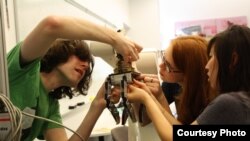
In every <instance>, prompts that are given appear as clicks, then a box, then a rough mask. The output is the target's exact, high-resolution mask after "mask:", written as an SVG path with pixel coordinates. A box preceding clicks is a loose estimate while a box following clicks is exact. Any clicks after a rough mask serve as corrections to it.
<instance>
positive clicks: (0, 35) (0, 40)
mask: <svg viewBox="0 0 250 141" xmlns="http://www.w3.org/2000/svg"><path fill="white" fill-rule="evenodd" d="M5 2H6V1H4V0H2V1H0V13H1V15H0V46H1V47H0V94H4V95H6V96H7V97H9V85H8V84H9V83H8V82H9V81H8V68H7V61H6V43H5V40H6V39H5V35H6V32H5V22H4V21H5V20H4V19H6V18H7V17H8V16H9V15H8V13H6V12H5V11H4V10H8V5H6V3H5ZM5 6H6V7H5ZM5 14H6V15H5ZM5 16H6V17H5Z"/></svg>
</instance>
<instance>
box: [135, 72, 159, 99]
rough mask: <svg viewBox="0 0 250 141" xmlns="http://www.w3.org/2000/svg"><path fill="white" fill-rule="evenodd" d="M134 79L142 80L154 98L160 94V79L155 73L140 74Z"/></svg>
mask: <svg viewBox="0 0 250 141" xmlns="http://www.w3.org/2000/svg"><path fill="white" fill-rule="evenodd" d="M136 79H137V80H140V81H143V82H144V83H145V84H146V86H147V87H148V88H149V90H150V91H151V93H152V94H153V95H154V96H155V97H156V98H158V97H159V96H160V95H161V94H162V89H161V84H160V80H159V78H158V76H157V75H155V74H141V75H140V76H138V77H137V78H136Z"/></svg>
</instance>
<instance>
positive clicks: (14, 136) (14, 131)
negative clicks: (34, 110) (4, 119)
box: [0, 94, 85, 141]
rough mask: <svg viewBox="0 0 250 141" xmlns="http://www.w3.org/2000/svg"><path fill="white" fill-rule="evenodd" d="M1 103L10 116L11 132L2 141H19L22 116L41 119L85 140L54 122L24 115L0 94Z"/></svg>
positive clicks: (83, 140) (27, 114)
mask: <svg viewBox="0 0 250 141" xmlns="http://www.w3.org/2000/svg"><path fill="white" fill-rule="evenodd" d="M1 102H2V103H3V107H5V108H6V110H7V112H8V114H9V116H10V124H11V132H10V134H9V136H7V137H6V138H5V139H4V141H10V140H11V141H20V139H21V134H22V128H21V126H22V114H24V115H26V116H30V117H34V118H37V119H41V120H45V121H48V122H52V123H55V124H58V125H60V126H62V127H64V128H66V129H68V130H69V131H71V132H73V133H74V134H76V135H77V136H78V137H79V138H80V139H81V140H82V141H85V139H84V138H83V137H81V135H80V134H78V133H77V132H75V131H74V130H72V129H70V128H68V127H66V126H64V125H62V124H61V123H59V122H56V121H53V120H50V119H47V118H43V117H39V116H34V115H31V114H29V113H26V112H22V111H21V110H20V109H19V108H17V107H16V106H15V105H13V104H12V102H11V101H10V100H9V99H8V97H6V96H5V95H2V94H0V104H1ZM0 108H1V107H0ZM0 110H1V109H0Z"/></svg>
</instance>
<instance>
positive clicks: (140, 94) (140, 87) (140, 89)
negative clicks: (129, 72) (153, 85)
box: [127, 80, 152, 103]
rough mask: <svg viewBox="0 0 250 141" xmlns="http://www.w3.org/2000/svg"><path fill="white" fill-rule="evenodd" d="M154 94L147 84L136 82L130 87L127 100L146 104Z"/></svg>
mask: <svg viewBox="0 0 250 141" xmlns="http://www.w3.org/2000/svg"><path fill="white" fill-rule="evenodd" d="M151 95H152V93H151V91H150V89H149V88H148V87H147V86H146V84H145V83H142V82H139V81H137V80H134V83H133V84H132V85H128V93H127V99H128V101H130V102H140V103H144V101H145V100H146V98H147V97H148V96H151Z"/></svg>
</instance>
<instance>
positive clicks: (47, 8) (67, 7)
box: [16, 0, 129, 40]
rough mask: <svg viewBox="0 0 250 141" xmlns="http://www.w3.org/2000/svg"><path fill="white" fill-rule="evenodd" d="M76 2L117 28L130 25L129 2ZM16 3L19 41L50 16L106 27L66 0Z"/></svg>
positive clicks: (91, 0)
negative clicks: (89, 22) (125, 24)
mask: <svg viewBox="0 0 250 141" xmlns="http://www.w3.org/2000/svg"><path fill="white" fill-rule="evenodd" d="M75 1H76V2H81V1H82V2H81V3H80V4H82V5H83V6H85V7H86V8H88V9H89V10H92V11H93V12H95V13H96V14H98V15H99V16H101V17H103V18H105V19H106V20H108V21H109V22H111V23H113V24H114V25H116V26H117V27H119V26H120V25H121V23H129V21H128V1H127V0H105V2H106V3H105V5H104V1H103V0H81V1H80V0H75ZM16 3H17V22H18V40H23V39H24V37H26V36H27V34H28V33H29V32H30V31H31V30H32V29H33V28H34V27H35V26H36V25H37V24H38V22H39V21H40V20H41V19H42V18H43V17H45V16H47V15H50V14H57V15H66V16H76V17H83V18H87V19H89V20H91V21H93V22H96V23H98V24H103V25H105V23H103V22H102V21H100V20H98V19H96V18H94V17H91V16H89V15H88V14H87V13H86V11H82V10H80V9H78V8H76V7H74V6H73V5H71V4H70V3H68V2H66V1H65V0H21V1H20V0H18V1H16ZM101 4H102V5H101Z"/></svg>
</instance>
